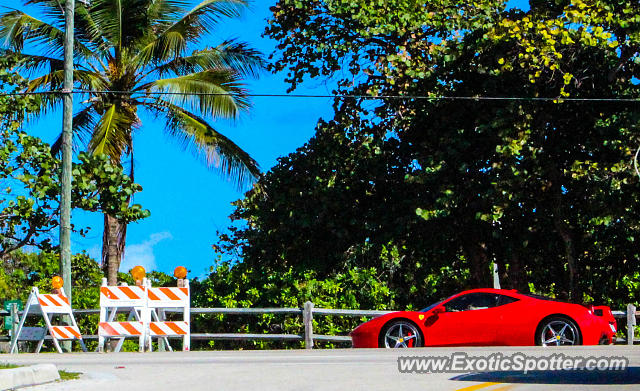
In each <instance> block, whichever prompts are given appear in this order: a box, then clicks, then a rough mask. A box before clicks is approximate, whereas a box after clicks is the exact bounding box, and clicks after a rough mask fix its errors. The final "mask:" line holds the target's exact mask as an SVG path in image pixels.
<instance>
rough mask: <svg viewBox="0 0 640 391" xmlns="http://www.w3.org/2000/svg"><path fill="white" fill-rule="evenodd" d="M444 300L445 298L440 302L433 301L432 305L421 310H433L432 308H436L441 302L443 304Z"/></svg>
mask: <svg viewBox="0 0 640 391" xmlns="http://www.w3.org/2000/svg"><path fill="white" fill-rule="evenodd" d="M443 301H444V300H440V301H439V302H437V303H433V304H431V305H430V306H428V307H427V308H423V309H421V310H420V312H427V311H429V310H432V309H434V308H436V307H437V306H439V305H440V304H442V302H443Z"/></svg>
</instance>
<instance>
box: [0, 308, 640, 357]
mask: <svg viewBox="0 0 640 391" xmlns="http://www.w3.org/2000/svg"><path fill="white" fill-rule="evenodd" d="M121 312H122V313H127V312H128V311H126V310H123V311H121ZM165 312H166V313H172V312H175V313H178V312H181V311H178V310H171V309H167V310H165ZM391 312H393V311H378V310H348V309H332V308H314V304H313V303H312V302H310V301H308V302H306V303H305V304H304V307H303V308H191V315H198V314H224V315H263V314H287V315H297V316H302V320H303V323H304V333H303V334H302V335H298V334H245V333H191V338H192V339H197V340H228V341H246V340H279V341H304V346H305V348H306V349H312V348H313V345H314V341H326V342H338V343H349V342H351V337H349V336H346V335H318V334H314V333H313V317H314V316H350V317H376V316H380V315H385V314H388V313H391ZM73 313H74V315H97V314H99V313H100V310H99V309H82V310H80V309H78V310H73ZM612 313H613V316H614V317H615V318H616V319H626V320H627V341H626V342H627V344H629V345H633V342H634V326H635V325H636V318H637V317H638V316H640V313H638V312H637V311H636V307H635V306H634V305H632V304H629V305H627V309H626V311H612ZM18 314H19V315H21V314H22V312H18ZM9 315H11V314H10V312H9V311H4V310H0V316H9ZM83 338H85V339H97V338H98V336H97V335H83ZM1 339H2V338H0V340H1Z"/></svg>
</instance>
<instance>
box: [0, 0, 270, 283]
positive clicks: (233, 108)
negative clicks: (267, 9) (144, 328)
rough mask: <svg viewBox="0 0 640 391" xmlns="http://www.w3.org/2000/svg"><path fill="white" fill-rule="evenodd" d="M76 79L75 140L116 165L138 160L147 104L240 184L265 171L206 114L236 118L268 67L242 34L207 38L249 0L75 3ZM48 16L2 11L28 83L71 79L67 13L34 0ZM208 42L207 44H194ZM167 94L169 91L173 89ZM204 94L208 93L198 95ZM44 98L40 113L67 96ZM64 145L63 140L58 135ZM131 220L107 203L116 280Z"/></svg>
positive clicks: (52, 84)
mask: <svg viewBox="0 0 640 391" xmlns="http://www.w3.org/2000/svg"><path fill="white" fill-rule="evenodd" d="M75 4H76V5H75V6H76V10H75V15H76V21H75V27H76V29H75V32H74V33H75V34H74V35H75V53H74V54H75V62H76V63H75V66H74V68H75V71H74V82H75V88H77V89H80V90H85V91H88V92H87V93H86V96H85V97H84V98H83V100H84V105H83V107H82V109H81V110H80V111H79V112H77V113H76V114H75V116H74V119H73V124H74V133H75V141H76V143H77V144H80V145H82V146H83V147H85V146H86V147H87V149H88V151H90V152H91V154H106V155H108V156H109V158H110V159H111V161H112V163H113V165H114V166H120V165H122V163H123V162H127V161H128V162H130V166H131V176H133V167H134V164H133V156H134V152H133V145H134V143H133V138H134V135H135V133H136V132H135V130H137V129H138V128H140V127H141V120H140V118H139V116H138V111H139V110H145V111H147V112H149V113H150V114H151V115H155V116H156V117H160V118H164V120H165V124H166V127H165V130H166V133H167V134H168V135H169V136H170V137H172V138H175V139H176V140H177V141H178V142H179V143H180V144H181V145H183V146H184V147H185V149H187V150H190V151H192V152H194V153H195V155H196V156H197V157H199V158H201V159H202V160H203V161H204V162H205V163H206V164H207V166H209V167H212V168H215V169H217V170H218V172H219V173H220V174H221V175H222V176H223V177H224V178H227V179H229V180H231V181H235V182H236V184H237V185H238V187H242V186H243V185H244V184H247V183H250V182H252V181H253V179H254V177H255V176H257V175H258V174H259V168H258V165H257V163H256V161H255V160H254V159H253V158H251V157H250V156H249V155H248V154H247V153H246V152H245V151H244V150H242V149H241V148H240V147H239V146H237V145H236V144H235V143H233V142H232V141H231V140H230V139H229V138H227V137H225V136H224V135H223V134H222V133H220V132H219V131H218V130H217V129H216V127H214V126H213V125H211V124H210V121H209V120H207V119H206V118H207V117H208V118H212V119H219V118H225V119H234V118H237V117H238V116H239V114H240V113H242V112H243V111H246V110H247V109H248V108H249V106H250V102H249V99H248V97H247V91H246V89H245V87H244V85H243V81H242V79H243V78H245V77H253V76H256V75H257V74H258V72H259V71H260V69H261V67H262V63H263V60H262V58H261V55H260V54H259V53H258V52H257V51H255V50H253V49H252V48H250V47H249V46H248V45H247V44H245V43H242V42H237V41H234V40H226V41H223V42H220V43H219V44H218V45H217V46H205V47H202V46H200V44H201V42H202V39H203V38H204V37H205V36H206V35H207V34H210V33H212V32H213V31H215V30H216V29H218V28H219V27H220V24H221V23H222V21H224V20H225V19H226V18H232V17H236V16H238V15H239V14H240V12H241V11H242V10H243V9H244V7H245V6H246V1H244V0H205V1H202V2H200V3H199V4H198V5H196V6H195V7H194V8H192V9H189V8H187V6H188V4H187V3H186V2H183V1H179V0H169V1H152V0H143V1H138V0H95V1H90V2H82V1H78V2H76V3H75ZM25 5H28V6H33V7H38V8H39V9H40V12H41V13H43V14H44V15H45V16H46V17H45V18H43V20H40V19H38V18H35V17H33V16H31V15H29V14H27V13H25V12H23V11H21V10H9V11H6V12H3V13H2V14H0V41H1V42H3V44H4V45H6V47H7V49H9V50H11V51H12V52H13V53H14V54H15V55H16V56H17V57H18V58H19V60H20V62H19V64H18V65H19V68H20V69H21V70H25V71H27V72H28V74H29V76H30V77H31V79H30V80H29V84H28V87H27V88H26V91H29V92H38V91H46V90H57V89H59V88H60V87H61V85H62V80H63V69H62V65H63V61H62V60H61V57H62V46H63V37H64V34H63V29H62V26H63V24H64V12H63V9H62V8H61V7H60V4H59V3H58V2H57V1H51V0H32V1H25ZM194 46H195V47H198V49H197V50H193V49H194ZM163 93H165V94H163ZM193 94H200V95H193ZM62 99H63V96H62V94H50V95H46V96H43V97H42V100H43V104H42V106H41V110H39V111H38V112H36V113H35V115H37V114H40V113H42V112H44V111H46V110H48V109H50V108H52V107H57V106H59V105H60V103H61V102H62ZM53 147H54V150H58V149H59V148H60V139H58V141H57V142H56V143H55V144H54V146H53ZM126 223H127V221H126V220H123V219H121V218H120V217H119V216H115V215H111V214H109V213H108V211H105V219H104V234H103V264H104V265H105V266H106V268H107V269H108V278H109V281H110V284H112V285H115V283H116V277H117V271H118V268H119V265H120V260H121V258H122V254H123V251H124V241H125V238H126Z"/></svg>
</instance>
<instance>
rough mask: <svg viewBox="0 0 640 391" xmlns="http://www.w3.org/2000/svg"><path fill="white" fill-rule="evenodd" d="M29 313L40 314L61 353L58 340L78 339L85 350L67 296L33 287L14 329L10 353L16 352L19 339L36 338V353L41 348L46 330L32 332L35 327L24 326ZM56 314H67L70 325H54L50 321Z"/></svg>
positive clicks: (84, 350)
mask: <svg viewBox="0 0 640 391" xmlns="http://www.w3.org/2000/svg"><path fill="white" fill-rule="evenodd" d="M29 315H42V317H43V318H44V322H45V324H46V325H47V327H46V330H48V331H49V334H50V335H51V339H52V340H53V344H54V346H55V347H56V350H57V351H58V353H62V349H61V348H60V344H59V343H58V341H78V342H80V346H81V347H82V351H83V352H86V351H87V348H86V346H85V344H84V341H83V340H82V335H81V334H80V329H79V328H78V324H77V323H76V319H75V318H74V316H73V311H72V310H71V304H70V303H69V299H68V298H67V296H65V295H64V294H63V293H51V294H42V293H40V292H39V291H38V288H36V287H33V289H32V290H31V294H30V295H29V299H28V300H27V305H26V306H25V309H24V311H23V312H22V318H21V319H20V324H19V325H18V329H17V330H16V335H15V337H14V338H13V342H12V344H11V353H17V352H18V341H19V340H32V341H33V340H37V341H38V346H37V347H36V353H40V349H42V344H43V343H44V338H45V335H46V332H41V333H34V331H36V330H35V328H33V327H24V322H25V320H26V319H27V316H29ZM56 315H64V316H68V317H69V319H70V321H71V325H54V324H53V323H52V322H53V320H54V316H56ZM22 334H25V338H21V337H22ZM26 334H37V335H38V337H36V338H32V337H29V336H27V335H26Z"/></svg>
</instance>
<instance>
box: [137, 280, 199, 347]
mask: <svg viewBox="0 0 640 391" xmlns="http://www.w3.org/2000/svg"><path fill="white" fill-rule="evenodd" d="M190 292H191V291H190V289H189V280H185V281H184V287H162V288H152V287H151V286H150V285H149V286H148V288H147V297H148V299H147V307H148V308H149V311H150V316H151V322H150V323H149V334H148V338H149V339H148V347H149V350H151V342H152V338H153V337H156V338H163V339H164V340H165V343H166V344H167V347H168V348H169V350H172V349H171V345H169V343H168V338H176V337H182V350H183V351H189V350H190V349H191V293H190ZM167 309H179V310H182V320H179V321H168V320H167V317H166V312H165V310H167Z"/></svg>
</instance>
